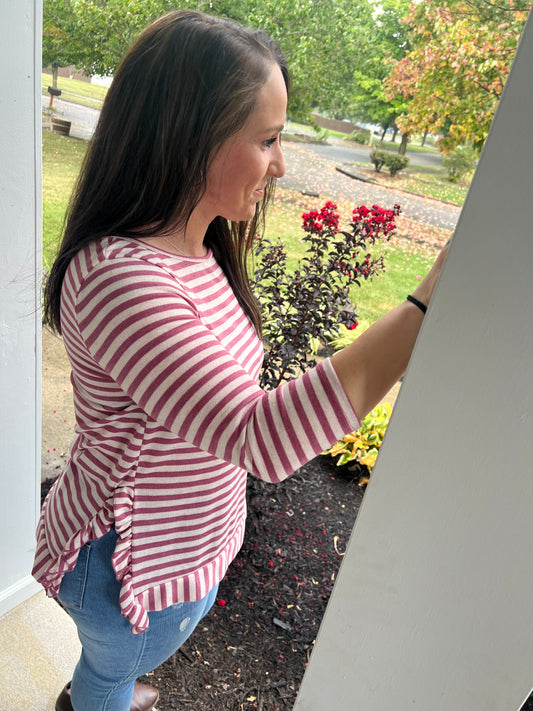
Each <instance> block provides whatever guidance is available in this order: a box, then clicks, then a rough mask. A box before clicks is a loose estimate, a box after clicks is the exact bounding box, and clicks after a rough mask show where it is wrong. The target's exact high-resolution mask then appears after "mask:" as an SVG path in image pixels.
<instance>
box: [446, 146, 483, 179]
mask: <svg viewBox="0 0 533 711" xmlns="http://www.w3.org/2000/svg"><path fill="white" fill-rule="evenodd" d="M477 161H478V152H477V151H476V150H475V149H474V148H472V146H457V148H454V150H453V151H450V152H449V153H447V154H446V155H445V156H444V157H443V159H442V165H443V166H444V167H445V168H446V170H447V171H448V180H449V181H450V182H451V183H459V182H460V181H461V180H462V179H463V178H464V177H466V176H467V175H468V174H469V173H471V172H472V171H473V170H474V168H475V167H476V164H477Z"/></svg>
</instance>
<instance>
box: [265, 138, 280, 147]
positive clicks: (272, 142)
mask: <svg viewBox="0 0 533 711" xmlns="http://www.w3.org/2000/svg"><path fill="white" fill-rule="evenodd" d="M278 138H279V142H280V143H281V136H273V137H272V138H269V139H268V140H266V141H263V145H264V146H265V148H270V147H271V146H273V145H274V143H276V141H277V140H278Z"/></svg>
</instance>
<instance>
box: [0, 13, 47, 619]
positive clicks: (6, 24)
mask: <svg viewBox="0 0 533 711" xmlns="http://www.w3.org/2000/svg"><path fill="white" fill-rule="evenodd" d="M41 12H42V10H41V3H40V2H39V0H17V1H16V2H2V3H0V27H1V28H2V41H1V42H0V66H1V67H2V68H3V72H2V130H1V131H0V165H1V170H0V236H1V237H0V238H1V253H2V258H1V260H0V392H1V395H2V408H1V409H0V492H1V493H0V615H1V614H3V613H5V612H7V611H8V610H10V609H11V608H12V607H14V606H15V605H16V604H17V603H19V602H21V601H22V600H24V599H26V598H27V597H28V596H29V595H31V594H33V593H35V592H36V591H37V590H39V586H38V585H37V584H36V583H35V582H34V581H33V580H32V578H31V577H30V569H31V562H32V558H33V551H34V541H35V526H36V522H37V515H38V510H39V487H40V473H39V470H40V461H39V451H40V428H41V410H40V383H41V373H40V357H41V342H40V332H41V329H40V320H41V314H40V306H39V290H40V287H39V283H40V262H41V129H40V120H41V108H40V107H41V104H40V84H41Z"/></svg>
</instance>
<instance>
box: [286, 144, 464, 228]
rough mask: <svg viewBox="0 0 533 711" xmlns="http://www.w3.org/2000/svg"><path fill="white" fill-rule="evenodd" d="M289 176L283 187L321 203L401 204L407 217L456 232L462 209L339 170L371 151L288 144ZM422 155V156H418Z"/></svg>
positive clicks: (383, 205)
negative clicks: (373, 182)
mask: <svg viewBox="0 0 533 711" xmlns="http://www.w3.org/2000/svg"><path fill="white" fill-rule="evenodd" d="M283 149H284V152H285V162H286V173H285V176H284V177H283V178H282V179H281V180H280V181H279V184H280V185H281V186H285V187H287V188H292V189H294V190H298V191H301V192H306V193H311V194H316V195H318V196H319V197H320V200H321V201H323V200H327V199H333V200H341V199H344V200H349V201H350V202H352V203H353V204H354V207H355V206H356V205H362V204H373V203H377V204H379V205H381V206H382V207H392V205H394V204H395V203H399V204H400V205H401V207H402V212H403V213H404V214H405V215H406V217H408V218H410V219H413V220H416V221H417V222H422V223H424V224H430V225H433V226H435V227H443V228H445V229H448V230H454V229H455V225H456V224H457V220H458V219H459V214H460V212H461V210H460V208H458V207H454V206H453V205H447V204H445V203H441V202H439V201H437V200H430V199H428V198H421V197H418V196H416V195H411V194H409V193H405V192H402V191H399V190H391V189H389V188H384V187H380V186H377V185H373V184H371V183H365V182H362V181H359V180H354V179H353V178H350V177H348V176H346V175H343V174H342V173H339V172H338V171H337V170H336V167H338V166H342V163H344V162H347V161H345V160H343V158H347V157H348V158H349V162H353V161H357V162H361V161H365V160H368V149H364V148H363V149H352V148H350V147H349V148H342V149H340V150H339V148H338V147H337V146H323V145H316V144H310V143H306V144H302V143H293V142H291V141H285V142H284V144H283ZM356 151H357V152H358V151H362V152H361V157H359V158H354V157H353V156H354V155H355V152H356ZM417 155H420V154H417Z"/></svg>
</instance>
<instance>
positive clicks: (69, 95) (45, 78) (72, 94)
mask: <svg viewBox="0 0 533 711" xmlns="http://www.w3.org/2000/svg"><path fill="white" fill-rule="evenodd" d="M41 77H42V80H41V84H42V89H41V92H42V93H43V94H48V87H49V86H51V85H52V75H51V74H46V73H45V72H43V73H42V75H41ZM57 88H58V89H61V91H62V95H61V98H62V99H66V100H67V101H74V102H75V103H77V104H83V105H84V106H91V107H93V108H95V109H101V108H102V103H103V101H104V99H105V96H106V94H107V87H106V86H99V85H98V84H89V82H87V81H79V80H78V79H66V78H65V77H58V78H57Z"/></svg>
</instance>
